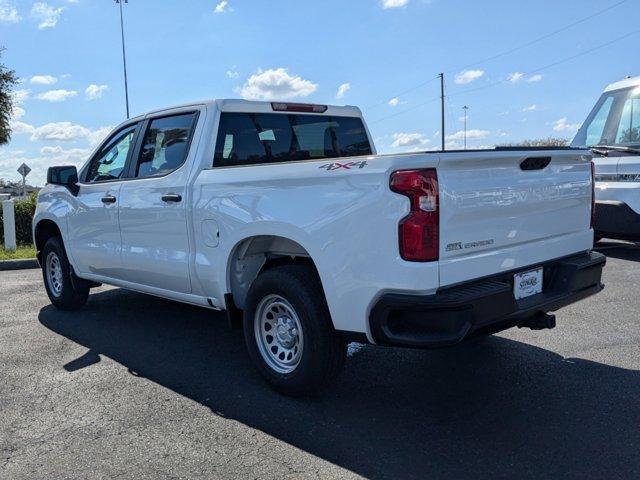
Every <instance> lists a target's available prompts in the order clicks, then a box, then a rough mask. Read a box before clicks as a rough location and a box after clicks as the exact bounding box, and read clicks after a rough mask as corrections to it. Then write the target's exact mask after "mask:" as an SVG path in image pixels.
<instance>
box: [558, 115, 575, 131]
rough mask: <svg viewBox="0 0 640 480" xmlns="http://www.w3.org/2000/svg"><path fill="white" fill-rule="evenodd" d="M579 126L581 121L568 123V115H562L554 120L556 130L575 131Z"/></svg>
mask: <svg viewBox="0 0 640 480" xmlns="http://www.w3.org/2000/svg"><path fill="white" fill-rule="evenodd" d="M579 128H580V124H579V123H567V117H562V118H560V119H558V120H556V121H555V122H553V129H554V130H555V131H556V132H567V133H575V132H577V131H578V129H579Z"/></svg>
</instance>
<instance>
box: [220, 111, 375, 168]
mask: <svg viewBox="0 0 640 480" xmlns="http://www.w3.org/2000/svg"><path fill="white" fill-rule="evenodd" d="M356 155H371V145H370V143H369V139H368V137H367V132H366V130H365V128H364V124H363V123H362V120H361V119H360V118H358V117H335V116H334V117H332V116H325V115H300V114H282V113H236V112H223V113H222V114H221V116H220V126H219V128H218V137H217V141H216V151H215V157H214V162H213V166H214V167H221V166H232V165H252V164H261V163H276V162H292V161H298V160H312V159H321V158H334V157H351V156H356Z"/></svg>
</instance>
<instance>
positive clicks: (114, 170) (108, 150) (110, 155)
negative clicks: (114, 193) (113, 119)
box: [86, 125, 136, 183]
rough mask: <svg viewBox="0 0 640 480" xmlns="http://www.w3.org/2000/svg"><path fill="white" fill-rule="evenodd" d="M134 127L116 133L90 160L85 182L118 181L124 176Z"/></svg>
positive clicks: (131, 145) (131, 146)
mask: <svg viewBox="0 0 640 480" xmlns="http://www.w3.org/2000/svg"><path fill="white" fill-rule="evenodd" d="M135 131H136V125H131V126H129V127H126V128H124V129H122V130H120V131H119V132H116V133H115V134H114V135H113V136H112V137H111V139H109V141H108V142H107V143H106V144H105V145H104V147H102V148H101V149H100V151H99V152H98V153H97V154H96V156H95V157H93V159H92V160H91V163H90V164H89V168H88V170H87V176H86V181H87V182H89V183H94V182H104V181H107V180H118V179H120V178H122V176H123V174H124V167H125V165H126V162H127V156H128V155H129V151H130V150H131V149H132V148H133V137H134V135H135Z"/></svg>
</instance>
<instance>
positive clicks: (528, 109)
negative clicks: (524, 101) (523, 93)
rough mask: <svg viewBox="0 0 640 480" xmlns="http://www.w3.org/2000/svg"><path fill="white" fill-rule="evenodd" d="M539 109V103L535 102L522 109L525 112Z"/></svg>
mask: <svg viewBox="0 0 640 480" xmlns="http://www.w3.org/2000/svg"><path fill="white" fill-rule="evenodd" d="M537 109H538V105H536V104H535V103H534V104H533V105H529V106H528V107H524V108H523V109H522V111H523V112H533V111H534V110H537Z"/></svg>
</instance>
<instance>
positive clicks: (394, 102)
mask: <svg viewBox="0 0 640 480" xmlns="http://www.w3.org/2000/svg"><path fill="white" fill-rule="evenodd" d="M388 103H389V106H390V107H397V106H398V103H400V99H399V98H398V97H394V98H392V99H391V100H389V102H388Z"/></svg>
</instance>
